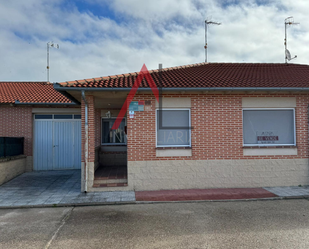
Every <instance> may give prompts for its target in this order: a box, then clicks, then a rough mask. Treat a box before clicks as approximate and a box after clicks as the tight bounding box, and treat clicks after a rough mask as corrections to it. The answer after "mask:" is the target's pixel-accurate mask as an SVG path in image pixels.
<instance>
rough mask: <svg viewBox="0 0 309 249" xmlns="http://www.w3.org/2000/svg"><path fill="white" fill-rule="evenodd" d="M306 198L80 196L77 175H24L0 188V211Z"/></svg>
mask: <svg viewBox="0 0 309 249" xmlns="http://www.w3.org/2000/svg"><path fill="white" fill-rule="evenodd" d="M288 198H308V199H309V187H308V186H307V187H269V188H224V189H188V190H187V189H183V190H160V191H135V192H134V191H115V192H113V191H109V192H90V193H81V192H80V171H78V170H76V171H74V170H73V171H52V172H29V173H25V174H23V175H21V176H19V177H16V178H15V179H13V180H11V181H9V182H8V183H5V184H3V185H2V186H0V208H20V207H51V206H77V205H106V204H107V205H110V204H127V203H130V204H134V203H149V202H169V201H216V200H217V201H218V200H222V201H228V200H257V199H288Z"/></svg>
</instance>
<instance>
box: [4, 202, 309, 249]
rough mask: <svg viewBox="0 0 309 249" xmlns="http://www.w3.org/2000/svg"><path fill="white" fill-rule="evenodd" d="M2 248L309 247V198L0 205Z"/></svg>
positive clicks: (195, 248)
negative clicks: (102, 204) (40, 205)
mask: <svg viewBox="0 0 309 249" xmlns="http://www.w3.org/2000/svg"><path fill="white" fill-rule="evenodd" d="M0 248H1V249H4V248H116V249H117V248H141V249H145V248H186V249H187V248H194V249H197V248H309V201H308V200H305V199H302V200H272V201H236V202H192V203H165V204H135V205H110V206H107V205H106V206H87V207H57V208H32V209H0Z"/></svg>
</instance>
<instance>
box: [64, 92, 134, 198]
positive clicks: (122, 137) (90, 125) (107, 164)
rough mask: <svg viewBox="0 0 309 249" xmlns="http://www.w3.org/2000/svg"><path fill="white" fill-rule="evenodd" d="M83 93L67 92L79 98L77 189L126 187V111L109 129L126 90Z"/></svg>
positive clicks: (83, 190)
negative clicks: (79, 145) (79, 154)
mask: <svg viewBox="0 0 309 249" xmlns="http://www.w3.org/2000/svg"><path fill="white" fill-rule="evenodd" d="M85 93H86V94H84V93H82V94H81V92H79V91H78V92H70V94H71V95H73V96H74V97H75V98H76V99H78V100H80V102H81V115H82V122H81V123H82V124H81V131H82V136H81V137H82V139H81V140H82V141H81V144H82V145H81V149H82V157H81V158H82V163H81V170H82V171H81V175H82V184H81V190H82V192H93V191H96V192H97V191H118V190H119V191H122V190H128V188H127V186H128V180H127V175H128V174H127V140H126V122H127V120H126V115H125V117H123V119H122V121H121V123H120V124H119V126H118V127H117V129H112V127H113V124H114V123H115V120H116V118H117V116H118V114H119V112H120V110H121V108H122V106H123V104H124V103H125V101H126V97H127V92H122V93H118V92H117V93H115V92H85ZM83 96H84V97H83ZM110 187H111V188H110ZM117 187H119V188H117Z"/></svg>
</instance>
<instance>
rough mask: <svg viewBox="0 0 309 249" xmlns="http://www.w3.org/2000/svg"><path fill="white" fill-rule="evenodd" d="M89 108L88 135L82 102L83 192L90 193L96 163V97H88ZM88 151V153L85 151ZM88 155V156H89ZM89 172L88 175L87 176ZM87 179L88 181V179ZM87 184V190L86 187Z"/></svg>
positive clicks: (83, 102) (83, 103)
mask: <svg viewBox="0 0 309 249" xmlns="http://www.w3.org/2000/svg"><path fill="white" fill-rule="evenodd" d="M85 97H86V101H87V106H88V135H87V137H86V134H87V127H86V125H85V121H86V120H85V101H83V100H82V108H81V114H82V127H81V130H82V163H81V180H82V181H81V191H82V192H84V191H86V190H87V191H89V189H90V188H92V186H93V179H94V163H95V111H94V97H93V96H92V95H86V96H85ZM86 149H87V151H85V150H86ZM87 155H88V156H87ZM86 171H87V174H86ZM86 177H87V179H86ZM85 181H86V182H87V189H86V186H85Z"/></svg>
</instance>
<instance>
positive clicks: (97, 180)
mask: <svg viewBox="0 0 309 249" xmlns="http://www.w3.org/2000/svg"><path fill="white" fill-rule="evenodd" d="M127 182H128V180H127V179H126V178H125V179H106V177H98V178H97V177H95V178H94V184H108V183H127Z"/></svg>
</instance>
